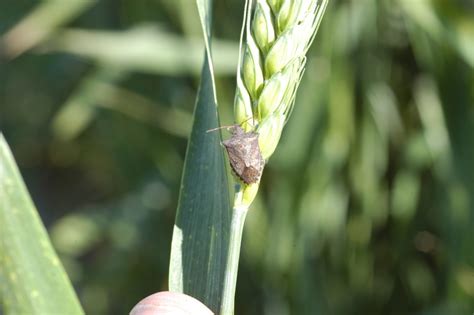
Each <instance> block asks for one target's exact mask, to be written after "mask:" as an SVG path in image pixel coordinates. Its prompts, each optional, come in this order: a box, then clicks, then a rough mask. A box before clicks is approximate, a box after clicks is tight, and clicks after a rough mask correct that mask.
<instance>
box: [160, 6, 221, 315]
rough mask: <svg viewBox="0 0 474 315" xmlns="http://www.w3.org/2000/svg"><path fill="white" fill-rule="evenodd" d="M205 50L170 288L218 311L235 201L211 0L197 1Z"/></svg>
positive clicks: (176, 227)
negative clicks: (221, 128) (212, 46)
mask: <svg viewBox="0 0 474 315" xmlns="http://www.w3.org/2000/svg"><path fill="white" fill-rule="evenodd" d="M197 4H198V9H199V15H200V17H201V23H202V27H203V32H204V37H205V43H206V54H205V58H204V65H203V68H202V76H201V83H200V87H199V92H198V96H197V101H196V107H195V110H194V122H193V128H192V132H191V136H190V139H189V143H188V148H187V152H186V161H185V165H184V170H183V177H182V183H181V191H180V196H179V204H178V209H177V213H176V221H175V226H174V232H173V241H172V246H171V259H170V278H169V287H170V290H171V291H176V292H182V293H186V294H188V295H191V296H193V297H195V298H197V299H199V300H200V301H202V302H203V303H204V304H206V305H207V306H208V307H209V308H210V309H211V310H213V311H214V312H216V313H217V311H218V310H219V308H220V303H221V292H222V287H223V277H224V271H225V265H226V257H227V248H228V230H229V224H230V201H229V189H228V180H227V171H226V167H225V160H224V154H223V150H222V147H221V145H220V141H221V138H220V134H219V132H207V131H208V130H209V129H212V128H215V127H217V126H218V125H219V121H218V115H217V102H216V97H215V84H214V77H213V69H212V59H211V52H210V50H209V41H210V33H209V30H210V23H211V21H210V20H211V18H210V16H211V10H210V7H211V1H205V0H201V1H199V0H198V1H197Z"/></svg>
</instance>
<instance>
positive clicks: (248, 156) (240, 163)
mask: <svg viewBox="0 0 474 315" xmlns="http://www.w3.org/2000/svg"><path fill="white" fill-rule="evenodd" d="M222 128H227V129H229V130H230V132H231V133H232V137H231V138H230V139H228V140H224V141H222V144H223V145H224V147H225V149H226V151H227V154H228V156H229V162H230V166H231V167H232V170H233V171H234V173H235V175H237V176H238V177H239V178H240V179H241V180H242V181H243V182H244V183H246V184H253V183H256V182H258V181H259V180H260V177H261V176H262V172H263V167H264V166H265V160H264V159H263V157H262V153H261V152H260V147H259V146H258V133H256V132H252V131H251V132H245V131H244V129H242V127H240V126H239V125H234V126H228V127H222ZM217 129H220V128H217ZM213 130H215V129H213Z"/></svg>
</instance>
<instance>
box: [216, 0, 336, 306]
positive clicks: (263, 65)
mask: <svg viewBox="0 0 474 315" xmlns="http://www.w3.org/2000/svg"><path fill="white" fill-rule="evenodd" d="M327 3H328V0H257V1H253V0H248V1H247V2H246V8H245V15H244V23H243V24H244V25H243V28H242V35H241V44H240V45H241V46H240V47H241V48H240V49H241V58H240V61H239V68H238V72H237V89H236V95H235V101H234V119H235V122H236V124H238V125H241V126H242V128H243V129H244V130H245V131H246V132H254V133H256V134H258V143H259V148H260V151H261V155H262V157H263V159H264V160H265V161H268V159H269V158H270V156H271V155H272V154H273V152H274V151H275V149H276V147H277V145H278V142H279V140H280V136H281V133H282V130H283V127H284V125H285V123H286V122H287V120H288V118H289V116H290V114H291V112H292V109H293V106H294V103H295V95H296V90H297V88H298V85H299V83H300V81H301V78H302V75H303V72H304V67H305V63H306V52H307V50H308V48H309V47H310V45H311V43H312V41H313V39H314V36H315V34H316V31H317V29H318V26H319V24H320V22H321V19H322V17H323V14H324V12H325V9H326V6H327ZM259 181H260V180H258V181H257V182H256V183H251V184H247V183H245V182H243V181H241V180H238V183H237V185H236V191H235V196H234V206H233V213H232V222H231V232H230V246H229V255H228V261H227V269H226V277H225V283H224V295H223V304H222V309H221V313H222V314H232V313H233V309H234V295H235V286H236V279H237V267H238V260H239V253H240V243H241V239H242V231H243V226H244V222H245V217H246V215H247V212H248V209H249V206H250V205H251V203H252V202H253V200H254V198H255V196H256V194H257V191H258V187H259Z"/></svg>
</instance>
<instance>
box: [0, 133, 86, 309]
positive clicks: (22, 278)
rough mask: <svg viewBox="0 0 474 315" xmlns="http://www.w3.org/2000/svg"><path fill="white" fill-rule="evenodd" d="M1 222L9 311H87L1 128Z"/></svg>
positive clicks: (0, 256)
mask: <svg viewBox="0 0 474 315" xmlns="http://www.w3.org/2000/svg"><path fill="white" fill-rule="evenodd" d="M0 226H1V229H0V266H1V268H0V280H1V281H0V293H1V300H0V302H1V303H0V305H1V306H2V309H3V310H4V312H5V314H6V315H8V314H32V315H33V314H38V315H41V314H71V315H75V314H84V312H83V311H82V309H81V306H80V305H79V301H78V300H77V297H76V294H75V293H74V289H73V288H72V286H71V283H70V282H69V279H68V278H67V276H66V274H65V272H64V269H63V267H62V265H61V263H60V261H59V259H58V257H57V256H56V253H55V252H54V249H53V247H52V246H51V243H50V240H49V237H48V234H47V232H46V230H45V228H44V226H43V224H42V222H41V220H40V218H39V217H38V213H37V212H36V209H35V207H34V205H33V203H32V201H31V198H30V196H29V194H28V191H27V190H26V187H25V184H24V183H23V180H22V178H21V176H20V173H19V171H18V168H17V166H16V163H15V160H14V159H13V156H12V154H11V152H10V149H9V148H8V145H7V143H6V142H5V139H4V138H3V135H2V134H1V133H0Z"/></svg>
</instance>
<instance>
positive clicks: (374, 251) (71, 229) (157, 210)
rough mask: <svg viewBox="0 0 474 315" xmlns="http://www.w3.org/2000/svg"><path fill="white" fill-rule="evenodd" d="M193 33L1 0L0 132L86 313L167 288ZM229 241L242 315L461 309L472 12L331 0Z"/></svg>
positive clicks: (134, 5)
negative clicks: (275, 143) (237, 257)
mask: <svg viewBox="0 0 474 315" xmlns="http://www.w3.org/2000/svg"><path fill="white" fill-rule="evenodd" d="M242 11H243V1H240V0H221V1H215V11H214V34H215V41H214V44H213V47H214V59H215V70H216V73H217V89H218V99H219V102H220V114H221V122H222V123H223V124H231V123H232V101H233V95H234V89H235V69H236V64H237V58H238V57H237V56H238V39H239V33H240V26H241V19H242ZM201 37H202V36H201V31H200V24H199V21H198V17H197V11H196V8H195V4H194V1H191V0H140V1H131V0H128V1H127V0H102V1H87V0H80V1H77V0H62V1H59V0H58V1H28V0H5V1H1V2H0V59H1V61H0V128H1V130H2V132H3V133H4V134H5V137H6V139H7V141H8V142H9V144H10V146H11V147H12V150H13V153H14V155H15V158H16V159H17V162H18V164H19V166H20V168H21V172H22V174H23V176H24V177H25V181H26V183H27V186H28V188H29V190H30V192H31V194H32V197H33V199H34V201H35V203H36V205H37V207H38V209H39V211H40V214H41V217H42V219H43V221H44V222H45V224H46V226H47V227H48V229H49V232H50V235H51V237H52V240H53V244H54V245H55V248H56V249H57V251H58V252H59V254H60V257H61V259H62V261H63V263H64V265H65V267H66V269H67V271H68V274H69V276H70V277H71V279H72V281H73V283H74V285H75V287H76V290H77V292H78V295H79V297H80V299H81V301H82V303H83V306H84V308H85V310H86V312H87V314H126V313H128V311H129V310H130V309H131V308H132V306H133V305H134V304H135V303H137V302H138V301H139V300H140V299H141V298H143V297H145V296H147V295H149V294H151V293H153V292H156V291H160V290H166V289H167V272H168V259H169V253H170V242H171V234H172V227H173V222H174V215H175V209H176V202H177V199H178V191H179V186H180V177H181V170H182V167H183V160H184V155H185V149H186V138H187V136H188V133H189V131H190V126H191V123H192V111H193V106H194V101H195V95H196V88H197V84H198V82H199V77H198V74H199V70H200V67H201V63H202V57H203V43H202V39H201ZM244 233H245V234H244V241H243V248H242V257H241V263H240V271H239V279H238V288H237V298H236V313H237V314H249V315H251V314H276V315H285V314H440V315H441V314H449V315H451V314H454V315H457V314H472V313H473V312H474V2H473V1H472V0H353V1H349V0H340V1H337V0H331V1H330V5H329V7H328V10H327V12H326V15H325V17H324V20H323V23H322V25H321V28H320V31H319V33H318V35H317V37H316V40H315V42H314V44H313V47H312V49H311V50H310V52H309V56H308V65H307V69H306V73H305V76H304V78H303V81H302V85H301V87H300V90H299V92H298V96H297V100H296V106H295V110H294V113H293V116H292V117H291V119H290V121H289V123H288V125H287V127H286V129H285V131H284V134H283V138H282V142H281V144H280V146H279V147H278V149H277V152H276V153H275V155H274V156H273V157H272V159H271V160H270V162H269V164H268V165H267V167H266V170H265V173H264V176H263V179H262V186H261V189H260V194H259V198H258V199H257V201H256V202H255V204H254V205H253V207H252V209H251V211H250V213H249V216H248V219H247V225H246V228H245V232H244Z"/></svg>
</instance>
